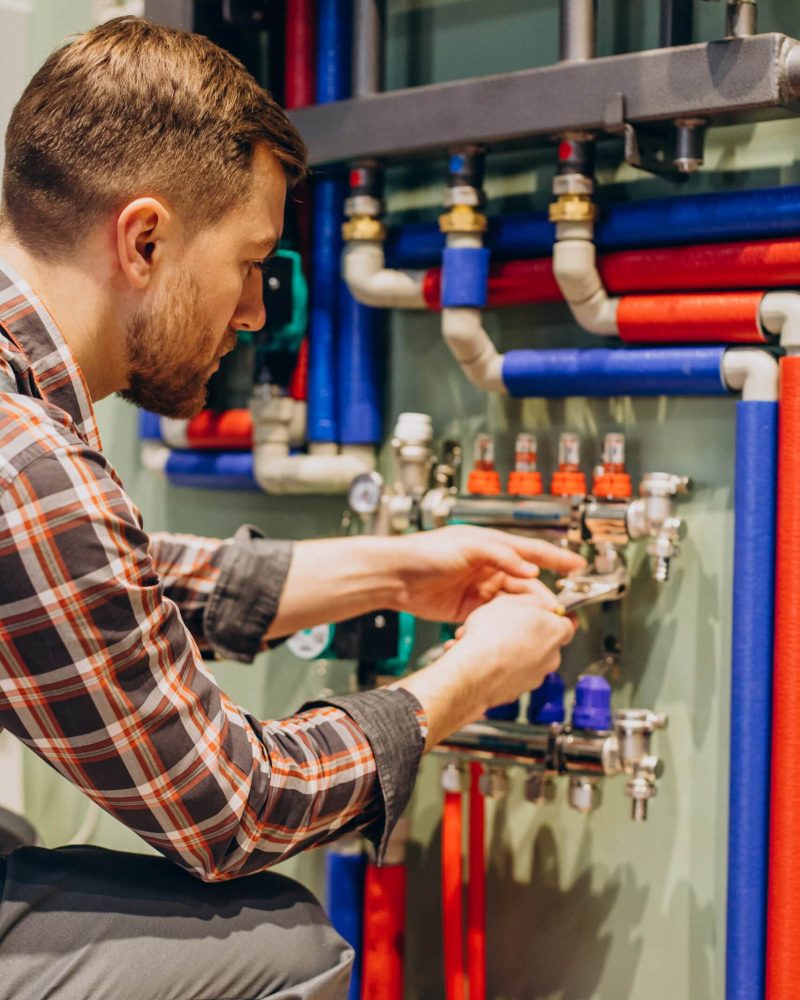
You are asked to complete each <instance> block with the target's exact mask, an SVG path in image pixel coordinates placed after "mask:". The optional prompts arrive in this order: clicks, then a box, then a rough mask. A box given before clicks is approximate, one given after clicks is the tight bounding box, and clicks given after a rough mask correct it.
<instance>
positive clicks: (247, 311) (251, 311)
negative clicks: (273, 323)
mask: <svg viewBox="0 0 800 1000" xmlns="http://www.w3.org/2000/svg"><path fill="white" fill-rule="evenodd" d="M266 321H267V310H266V309H265V308H264V276H263V275H262V273H261V271H260V270H259V269H258V268H257V267H254V268H253V269H252V271H251V272H250V274H248V276H247V277H246V278H245V281H244V285H243V286H242V295H241V298H240V299H239V303H238V305H237V306H236V312H235V313H234V314H233V318H232V319H231V324H230V325H231V327H232V328H233V329H234V330H260V329H261V328H262V327H263V326H264V324H265V323H266Z"/></svg>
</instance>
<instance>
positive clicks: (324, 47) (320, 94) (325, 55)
mask: <svg viewBox="0 0 800 1000" xmlns="http://www.w3.org/2000/svg"><path fill="white" fill-rule="evenodd" d="M351 7H352V4H349V3H342V0H317V104H328V103H329V102H330V101H342V100H344V99H345V98H346V97H349V96H350V63H351V60H350V52H351V45H352V14H351Z"/></svg>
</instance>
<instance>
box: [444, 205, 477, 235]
mask: <svg viewBox="0 0 800 1000" xmlns="http://www.w3.org/2000/svg"><path fill="white" fill-rule="evenodd" d="M488 225H489V223H488V222H487V221H486V216H485V215H483V213H482V212H478V211H476V210H475V209H474V208H473V207H472V205H453V207H452V208H451V209H450V210H449V211H447V212H445V213H444V214H443V215H440V216H439V229H440V230H441V232H443V233H485V232H486V230H487V228H488Z"/></svg>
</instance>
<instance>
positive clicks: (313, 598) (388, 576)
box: [267, 535, 402, 638]
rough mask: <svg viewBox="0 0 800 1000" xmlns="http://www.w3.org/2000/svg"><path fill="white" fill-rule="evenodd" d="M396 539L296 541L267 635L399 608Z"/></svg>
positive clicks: (399, 575)
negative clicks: (275, 612) (378, 609)
mask: <svg viewBox="0 0 800 1000" xmlns="http://www.w3.org/2000/svg"><path fill="white" fill-rule="evenodd" d="M399 561H400V547H399V546H398V545H397V540H396V539H391V538H378V537H374V536H369V535H365V536H361V537H356V538H352V537H351V538H324V539H314V540H310V541H304V542H297V543H296V544H295V546H294V553H293V555H292V562H291V566H290V567H289V573H288V575H287V577H286V583H285V585H284V588H283V593H282V595H281V599H280V605H279V607H278V613H277V615H276V616H275V620H274V621H273V623H272V625H271V627H270V629H269V632H268V633H267V637H268V638H277V637H279V636H285V635H290V634H291V633H292V632H297V631H298V630H300V629H304V628H311V627H312V626H313V625H320V624H323V623H327V622H338V621H343V620H344V619H345V618H353V617H354V616H356V615H360V614H366V612H368V611H373V610H375V609H377V608H396V607H397V606H398V601H399V598H400V595H401V593H402V586H401V574H400V566H399Z"/></svg>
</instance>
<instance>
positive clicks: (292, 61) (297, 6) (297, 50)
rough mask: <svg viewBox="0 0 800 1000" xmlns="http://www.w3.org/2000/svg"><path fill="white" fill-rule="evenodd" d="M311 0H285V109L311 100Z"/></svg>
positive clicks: (312, 19)
mask: <svg viewBox="0 0 800 1000" xmlns="http://www.w3.org/2000/svg"><path fill="white" fill-rule="evenodd" d="M315 6H316V5H315V3H314V0H286V27H285V32H286V34H285V39H286V46H285V48H286V55H285V61H284V103H285V105H286V107H287V108H288V109H291V108H306V107H308V106H309V104H313V103H314V22H315V17H314V14H315V11H314V8H315Z"/></svg>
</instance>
